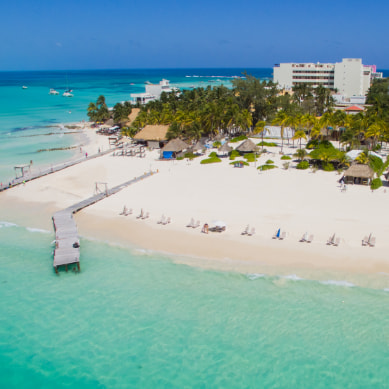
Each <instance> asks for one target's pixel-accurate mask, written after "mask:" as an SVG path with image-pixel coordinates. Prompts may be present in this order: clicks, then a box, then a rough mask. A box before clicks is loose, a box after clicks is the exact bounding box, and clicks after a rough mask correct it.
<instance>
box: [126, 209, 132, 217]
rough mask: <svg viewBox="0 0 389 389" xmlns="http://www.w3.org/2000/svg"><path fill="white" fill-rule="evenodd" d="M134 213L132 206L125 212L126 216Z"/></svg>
mask: <svg viewBox="0 0 389 389" xmlns="http://www.w3.org/2000/svg"><path fill="white" fill-rule="evenodd" d="M128 215H132V208H130V209H129V210H127V212H126V213H125V214H124V216H128Z"/></svg>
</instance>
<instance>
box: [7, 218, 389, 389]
mask: <svg viewBox="0 0 389 389" xmlns="http://www.w3.org/2000/svg"><path fill="white" fill-rule="evenodd" d="M1 225H2V228H0V247H1V251H0V312H1V315H0V386H1V387H2V388H38V387H39V388H62V387H72V388H194V387H195V388H253V387H263V388H387V387H389V369H388V366H389V310H388V304H389V292H385V291H383V290H370V289H363V288H358V287H344V286H335V285H323V284H321V283H319V282H315V281H294V280H291V279H281V278H277V277H261V276H259V275H242V274H236V273H228V272H216V271H209V270H202V269H198V268H191V267H188V266H185V265H177V264H174V263H173V262H172V261H171V260H169V259H168V258H166V257H159V256H157V255H154V254H145V253H143V252H142V251H137V250H135V249H134V250H127V249H124V248H120V247H112V246H108V245H105V244H103V243H99V242H92V241H86V240H83V241H82V245H81V248H82V249H81V250H82V251H81V254H82V261H81V267H82V272H81V273H80V274H76V273H73V272H72V271H69V272H68V273H65V272H61V274H60V275H59V276H56V275H55V273H54V272H53V270H52V266H51V265H52V255H51V249H50V243H51V241H52V240H53V238H54V236H53V234H52V233H44V232H40V231H36V230H32V231H30V230H28V229H25V228H22V227H18V226H15V225H5V224H4V223H3V224H1Z"/></svg>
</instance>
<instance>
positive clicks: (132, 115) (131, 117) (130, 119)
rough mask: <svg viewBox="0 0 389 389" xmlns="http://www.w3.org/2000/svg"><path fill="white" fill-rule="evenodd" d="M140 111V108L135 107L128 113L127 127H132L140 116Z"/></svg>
mask: <svg viewBox="0 0 389 389" xmlns="http://www.w3.org/2000/svg"><path fill="white" fill-rule="evenodd" d="M139 111H140V108H133V109H132V111H131V113H130V114H129V115H128V122H126V126H127V127H130V126H131V125H132V123H133V122H134V120H135V119H136V117H137V116H138V113H139Z"/></svg>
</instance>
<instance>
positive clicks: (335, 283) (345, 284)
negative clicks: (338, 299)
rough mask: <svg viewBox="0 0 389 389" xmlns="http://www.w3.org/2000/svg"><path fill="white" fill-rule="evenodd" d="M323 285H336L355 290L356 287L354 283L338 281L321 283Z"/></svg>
mask: <svg viewBox="0 0 389 389" xmlns="http://www.w3.org/2000/svg"><path fill="white" fill-rule="evenodd" d="M320 283H321V284H323V285H336V286H345V287H348V288H353V287H355V285H354V284H353V283H352V282H349V281H338V280H327V281H320Z"/></svg>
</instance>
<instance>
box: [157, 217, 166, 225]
mask: <svg viewBox="0 0 389 389" xmlns="http://www.w3.org/2000/svg"><path fill="white" fill-rule="evenodd" d="M165 220H166V218H165V215H162V216H161V218H160V219H159V220H158V221H157V224H163V223H164V222H165Z"/></svg>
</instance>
